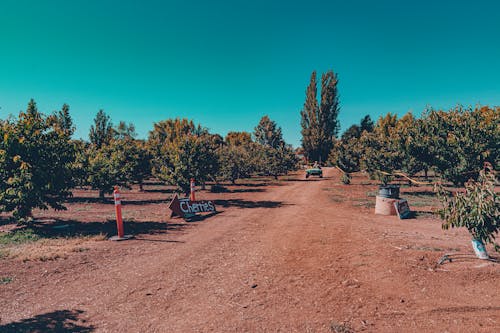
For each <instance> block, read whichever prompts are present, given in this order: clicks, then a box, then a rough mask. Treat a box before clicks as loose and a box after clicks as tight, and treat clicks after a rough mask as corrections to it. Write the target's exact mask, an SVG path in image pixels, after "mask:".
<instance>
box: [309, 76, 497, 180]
mask: <svg viewBox="0 0 500 333" xmlns="http://www.w3.org/2000/svg"><path fill="white" fill-rule="evenodd" d="M337 85H338V75H337V74H336V73H334V72H333V71H332V70H329V71H327V72H326V73H324V74H322V75H321V83H320V89H319V93H320V96H319V99H318V96H317V94H318V82H317V74H316V71H313V72H312V74H311V78H310V81H309V85H308V86H307V88H306V97H305V102H304V106H303V108H302V110H301V111H300V114H301V127H302V130H301V134H302V149H303V152H304V155H305V156H306V158H307V160H308V161H311V162H312V161H317V162H320V163H328V164H330V165H336V166H338V167H340V168H341V169H342V170H344V171H345V172H346V173H347V175H345V176H346V177H345V179H346V182H349V179H350V176H349V174H350V173H352V172H356V171H360V170H365V171H367V172H368V173H369V174H370V176H371V177H372V178H374V179H379V180H380V181H381V182H382V183H387V182H388V181H390V179H391V178H390V177H389V176H387V175H386V174H384V172H386V173H392V172H394V171H402V172H405V173H407V174H409V175H410V176H412V175H415V174H417V173H419V172H423V173H424V174H425V175H426V176H427V174H428V172H429V171H433V172H434V173H435V174H436V175H438V176H440V177H441V178H443V179H444V180H446V181H449V182H452V183H453V184H455V185H463V184H464V183H465V182H466V181H467V180H468V179H469V178H473V179H476V178H477V177H478V175H479V171H480V170H481V169H482V168H483V165H484V163H485V162H488V163H491V164H492V165H493V166H494V167H495V168H496V170H498V168H499V166H500V107H498V106H497V107H489V106H477V107H475V108H472V107H469V108H464V107H462V106H457V107H455V108H453V109H451V110H449V111H443V110H434V109H432V108H428V109H427V110H425V111H424V112H423V114H422V116H421V117H420V118H417V117H415V116H414V115H413V114H412V113H411V112H408V113H406V114H405V115H404V116H402V117H401V118H398V116H397V115H396V114H392V113H387V114H386V115H385V116H381V117H380V118H379V119H378V121H377V122H376V123H374V122H373V121H372V119H371V118H370V116H369V115H367V116H365V117H364V118H363V119H361V122H360V123H359V125H357V124H356V125H352V126H351V127H349V128H348V129H347V130H346V131H344V133H343V134H342V136H341V137H340V138H338V134H339V121H338V119H337V118H338V114H339V111H340V102H339V93H338V89H337Z"/></svg>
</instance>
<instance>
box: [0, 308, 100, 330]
mask: <svg viewBox="0 0 500 333" xmlns="http://www.w3.org/2000/svg"><path fill="white" fill-rule="evenodd" d="M82 313H84V311H82V310H60V311H54V312H49V313H44V314H41V315H37V316H34V317H32V318H28V319H22V320H20V321H16V322H13V323H10V324H5V325H0V332H5V333H17V332H61V333H65V332H68V333H69V332H77V333H85V332H93V331H94V330H95V327H94V326H92V325H87V324H86V322H85V320H83V319H80V315H81V314H82Z"/></svg>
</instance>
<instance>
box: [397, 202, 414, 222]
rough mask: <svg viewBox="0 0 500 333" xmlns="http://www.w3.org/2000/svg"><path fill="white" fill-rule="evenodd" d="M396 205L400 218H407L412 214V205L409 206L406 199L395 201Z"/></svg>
mask: <svg viewBox="0 0 500 333" xmlns="http://www.w3.org/2000/svg"><path fill="white" fill-rule="evenodd" d="M394 207H396V213H398V217H399V218H400V219H407V218H409V217H410V215H411V211H410V206H408V201H406V200H405V199H401V200H398V201H396V202H395V203H394Z"/></svg>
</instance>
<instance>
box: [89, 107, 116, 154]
mask: <svg viewBox="0 0 500 333" xmlns="http://www.w3.org/2000/svg"><path fill="white" fill-rule="evenodd" d="M111 139H113V123H112V122H111V120H110V118H109V116H108V115H107V114H106V113H105V112H104V110H99V112H97V115H96V117H95V118H94V125H92V126H90V132H89V140H90V143H92V144H93V145H94V146H95V147H96V148H97V149H100V148H101V147H102V146H103V145H106V144H108V143H109V142H110V141H111Z"/></svg>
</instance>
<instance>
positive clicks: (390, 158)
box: [360, 113, 402, 184]
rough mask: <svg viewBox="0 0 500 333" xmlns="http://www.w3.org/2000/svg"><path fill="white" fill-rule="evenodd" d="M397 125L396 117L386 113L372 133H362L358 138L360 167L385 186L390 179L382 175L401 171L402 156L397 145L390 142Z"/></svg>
mask: <svg viewBox="0 0 500 333" xmlns="http://www.w3.org/2000/svg"><path fill="white" fill-rule="evenodd" d="M396 125H397V116H396V115H393V114H391V113H388V114H387V115H386V116H385V117H380V118H379V120H378V122H377V124H376V125H375V128H374V130H373V132H366V131H364V132H363V134H362V135H361V138H360V144H361V146H362V147H363V152H362V155H361V158H360V164H361V167H362V168H364V169H365V170H367V171H368V172H369V173H370V175H371V177H372V178H377V179H379V180H380V181H381V182H382V183H383V184H386V183H387V182H388V181H389V180H390V177H388V176H387V175H385V174H384V172H386V173H392V172H393V171H394V170H400V169H401V159H402V156H401V155H402V154H401V151H400V150H399V147H398V145H396V144H395V142H394V141H393V140H392V136H393V135H394V133H395V128H396Z"/></svg>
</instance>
